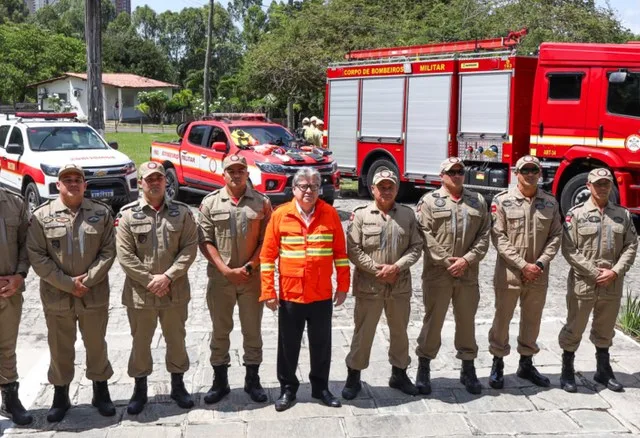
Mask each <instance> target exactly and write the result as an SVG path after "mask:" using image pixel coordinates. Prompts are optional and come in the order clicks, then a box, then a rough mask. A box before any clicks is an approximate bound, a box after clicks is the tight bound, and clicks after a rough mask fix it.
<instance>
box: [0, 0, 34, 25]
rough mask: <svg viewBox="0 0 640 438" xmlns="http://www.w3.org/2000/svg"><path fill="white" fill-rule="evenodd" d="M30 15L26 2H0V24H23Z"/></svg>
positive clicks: (7, 0) (2, 0)
mask: <svg viewBox="0 0 640 438" xmlns="http://www.w3.org/2000/svg"><path fill="white" fill-rule="evenodd" d="M28 15H29V10H28V9H27V6H26V5H25V3H24V0H0V24H3V23H9V22H13V23H22V22H24V21H25V20H26V19H27V16H28Z"/></svg>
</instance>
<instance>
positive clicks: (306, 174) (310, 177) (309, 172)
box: [293, 167, 322, 186]
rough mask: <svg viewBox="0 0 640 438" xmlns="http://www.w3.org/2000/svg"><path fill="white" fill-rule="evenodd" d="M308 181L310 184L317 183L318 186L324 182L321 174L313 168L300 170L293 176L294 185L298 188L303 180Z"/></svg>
mask: <svg viewBox="0 0 640 438" xmlns="http://www.w3.org/2000/svg"><path fill="white" fill-rule="evenodd" d="M303 179H304V180H306V181H309V182H313V181H316V182H317V183H318V185H319V184H320V183H321V182H322V177H321V176H320V172H318V171H317V170H316V169H314V168H312V167H302V168H300V170H298V171H297V172H296V174H295V175H294V176H293V185H294V186H297V185H298V183H299V182H300V181H301V180H303Z"/></svg>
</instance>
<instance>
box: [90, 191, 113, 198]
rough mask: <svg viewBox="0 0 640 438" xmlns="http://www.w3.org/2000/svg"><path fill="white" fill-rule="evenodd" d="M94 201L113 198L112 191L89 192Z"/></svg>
mask: <svg viewBox="0 0 640 438" xmlns="http://www.w3.org/2000/svg"><path fill="white" fill-rule="evenodd" d="M91 197H92V198H94V199H104V198H113V190H91Z"/></svg>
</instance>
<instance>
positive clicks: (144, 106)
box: [136, 91, 169, 123]
mask: <svg viewBox="0 0 640 438" xmlns="http://www.w3.org/2000/svg"><path fill="white" fill-rule="evenodd" d="M138 102H140V104H138V105H137V106H136V109H137V110H138V111H141V112H142V113H144V114H145V115H146V116H147V117H149V118H150V119H151V121H153V123H161V122H162V121H163V117H164V115H165V113H166V112H167V102H169V96H167V95H166V94H165V93H164V92H163V91H141V92H139V93H138Z"/></svg>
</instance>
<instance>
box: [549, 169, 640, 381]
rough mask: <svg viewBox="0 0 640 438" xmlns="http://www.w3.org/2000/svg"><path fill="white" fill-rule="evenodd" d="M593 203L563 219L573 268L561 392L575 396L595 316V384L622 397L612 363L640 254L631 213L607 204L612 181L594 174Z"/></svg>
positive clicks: (562, 337)
mask: <svg viewBox="0 0 640 438" xmlns="http://www.w3.org/2000/svg"><path fill="white" fill-rule="evenodd" d="M587 187H588V188H589V191H590V192H591V197H590V198H589V199H588V200H587V201H586V202H584V203H582V204H578V205H576V206H575V207H573V208H572V209H571V210H569V212H568V214H567V216H566V218H565V234H564V240H563V244H562V254H563V255H564V257H565V258H566V259H567V261H568V262H569V264H570V265H571V270H570V271H569V276H568V277H567V323H566V324H565V325H564V327H563V328H562V330H561V331H560V336H559V341H560V347H562V350H563V353H562V374H561V376H560V386H561V387H562V388H563V389H564V390H565V391H567V392H576V391H577V387H576V381H575V376H574V368H573V359H574V356H575V351H576V350H577V349H578V346H579V345H580V341H581V340H582V334H583V333H584V330H585V327H586V325H587V323H588V322H589V315H590V314H591V312H592V311H593V322H592V324H591V337H590V339H591V342H593V344H594V345H595V346H596V361H597V365H596V373H595V374H594V376H593V379H594V380H595V381H596V382H598V383H601V384H603V385H604V386H606V387H607V388H609V389H610V390H612V391H622V389H623V387H622V385H621V384H620V383H619V382H618V381H617V380H616V378H615V376H614V374H613V370H612V369H611V364H610V362H609V347H610V346H611V345H612V340H613V336H614V334H615V333H614V327H615V323H616V318H617V317H618V310H619V309H620V299H621V297H622V286H623V282H624V275H625V273H626V272H627V271H628V270H629V269H630V268H631V266H632V265H633V262H634V260H635V257H636V251H637V250H638V236H637V234H636V229H635V226H634V224H633V221H632V219H631V215H630V214H629V211H628V210H627V209H626V208H624V207H621V206H619V205H617V204H614V203H612V202H611V201H610V200H609V194H610V193H611V190H612V187H613V176H612V175H611V172H610V171H609V169H605V168H600V169H593V170H592V171H591V172H589V176H588V178H587Z"/></svg>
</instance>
